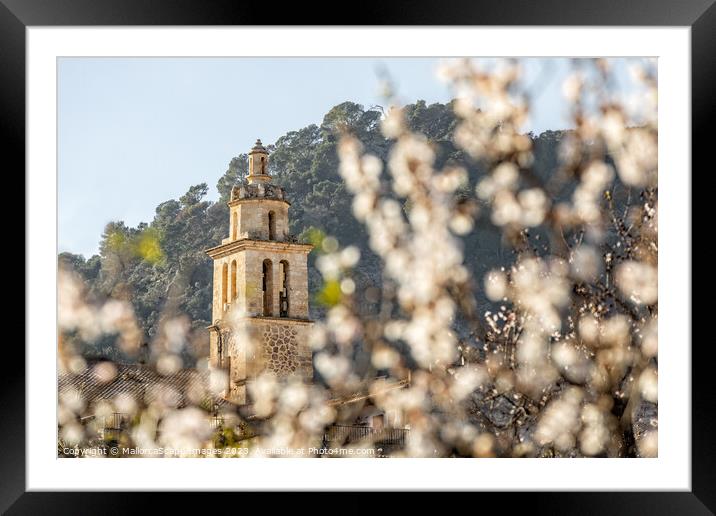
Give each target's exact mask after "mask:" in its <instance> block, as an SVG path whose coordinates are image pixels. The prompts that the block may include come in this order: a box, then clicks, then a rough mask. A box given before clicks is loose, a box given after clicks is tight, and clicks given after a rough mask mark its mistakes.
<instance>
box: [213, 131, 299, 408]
mask: <svg viewBox="0 0 716 516" xmlns="http://www.w3.org/2000/svg"><path fill="white" fill-rule="evenodd" d="M268 159H269V156H268V152H267V151H266V149H265V148H264V146H263V145H262V144H261V140H257V141H256V144H255V145H254V147H253V148H252V149H251V151H250V152H249V175H248V176H247V177H246V179H245V180H244V181H242V182H241V183H240V184H238V185H236V186H234V187H233V188H232V191H231V200H230V201H229V202H228V206H229V217H230V219H229V236H228V238H224V239H223V240H222V242H221V245H219V246H216V247H212V248H211V249H207V250H206V253H207V254H208V255H209V256H210V257H211V258H212V259H213V261H214V289H213V295H214V300H213V308H212V314H213V315H212V321H213V324H212V325H211V326H210V327H209V330H210V354H209V363H210V366H211V367H213V368H222V369H226V370H227V371H228V373H229V392H227V398H228V399H229V400H231V401H233V402H234V403H238V404H244V403H249V400H248V399H247V390H246V385H247V383H250V382H251V380H252V379H253V378H256V377H257V376H258V375H259V374H261V373H262V372H264V371H270V372H272V373H274V374H276V375H277V376H278V377H280V378H286V377H292V376H295V377H298V378H301V379H303V380H305V381H310V380H311V379H312V377H313V366H312V361H311V350H310V348H309V346H308V333H309V331H310V327H311V324H312V322H311V321H310V320H309V311H308V263H307V261H308V253H310V252H311V249H312V248H313V246H311V245H310V244H301V243H298V242H297V241H296V239H295V238H294V237H292V236H291V235H289V231H288V209H289V206H290V203H289V202H288V200H287V199H286V195H285V192H284V190H283V188H281V187H280V186H278V185H275V184H273V183H272V182H271V176H270V175H269V174H268Z"/></svg>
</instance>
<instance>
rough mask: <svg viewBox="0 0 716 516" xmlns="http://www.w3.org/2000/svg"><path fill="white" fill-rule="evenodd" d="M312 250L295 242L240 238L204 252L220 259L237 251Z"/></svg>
mask: <svg viewBox="0 0 716 516" xmlns="http://www.w3.org/2000/svg"><path fill="white" fill-rule="evenodd" d="M312 249H313V245H312V244H300V243H297V242H281V241H278V240H255V239H252V238H241V239H239V240H234V241H233V242H227V243H226V244H221V245H217V246H216V247H211V248H209V249H206V250H205V251H204V252H205V253H206V254H208V255H209V256H210V257H212V258H222V257H224V256H229V255H231V254H233V253H235V252H237V251H246V250H252V251H254V250H255V251H272V252H282V251H283V252H286V251H287V252H293V253H296V252H298V253H305V254H308V253H310V252H311V250H312Z"/></svg>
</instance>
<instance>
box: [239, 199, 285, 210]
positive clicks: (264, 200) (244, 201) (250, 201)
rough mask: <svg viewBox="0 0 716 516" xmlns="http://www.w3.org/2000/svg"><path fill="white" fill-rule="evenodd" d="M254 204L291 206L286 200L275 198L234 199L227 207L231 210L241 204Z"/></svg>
mask: <svg viewBox="0 0 716 516" xmlns="http://www.w3.org/2000/svg"><path fill="white" fill-rule="evenodd" d="M252 202H253V203H255V202H282V203H284V204H286V205H288V206H291V203H290V202H288V201H287V200H286V199H277V198H274V197H243V198H240V199H233V200H231V201H227V203H226V205H227V206H228V207H229V208H231V207H232V206H238V205H239V204H247V203H252Z"/></svg>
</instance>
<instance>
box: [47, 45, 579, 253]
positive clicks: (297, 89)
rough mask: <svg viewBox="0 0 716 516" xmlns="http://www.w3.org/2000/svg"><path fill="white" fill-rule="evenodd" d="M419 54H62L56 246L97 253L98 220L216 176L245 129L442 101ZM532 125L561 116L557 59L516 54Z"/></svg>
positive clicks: (277, 130)
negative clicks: (390, 92)
mask: <svg viewBox="0 0 716 516" xmlns="http://www.w3.org/2000/svg"><path fill="white" fill-rule="evenodd" d="M439 63H440V60H439V59H427V58H62V59H60V60H59V65H58V68H59V70H58V84H59V91H58V130H59V137H58V142H59V152H58V156H59V170H58V189H59V213H58V216H59V250H60V251H71V252H74V253H80V254H84V255H85V257H89V256H91V255H92V254H94V253H96V252H97V249H98V244H99V238H100V235H101V233H102V231H103V229H104V226H105V224H106V223H107V222H109V221H112V220H123V221H124V222H125V223H126V224H128V225H130V226H135V225H136V224H137V223H139V222H142V221H145V222H149V221H151V219H152V217H153V216H154V208H155V207H156V206H157V205H158V204H159V203H161V202H163V201H166V200H169V199H172V198H178V197H179V196H180V195H182V194H183V193H184V192H186V190H187V189H188V188H189V186H191V185H194V184H198V183H202V182H206V183H207V184H208V185H209V187H210V195H209V198H210V199H212V200H215V199H216V198H217V197H218V194H217V192H216V187H215V185H216V181H217V180H218V179H219V177H220V176H221V175H222V174H223V173H224V171H225V170H226V168H227V165H228V163H229V161H230V160H231V158H232V157H233V156H236V155H238V154H240V153H242V152H246V151H247V150H248V149H249V148H250V147H251V146H252V145H253V143H254V141H255V140H256V138H261V139H262V140H263V142H264V143H265V144H269V143H273V142H274V141H275V140H276V139H277V138H278V137H279V136H281V135H283V134H285V133H286V132H288V131H291V130H294V129H299V128H301V127H304V126H306V125H308V124H311V123H316V124H318V123H320V122H321V119H322V118H323V115H324V114H325V113H326V112H327V111H328V110H329V109H330V108H331V107H333V106H334V105H336V104H339V103H340V102H343V101H346V100H350V101H354V102H358V103H360V104H363V105H365V106H370V105H374V104H381V105H382V104H384V101H383V100H382V98H381V96H380V89H379V74H378V71H379V70H380V69H385V70H387V72H388V73H389V74H390V76H391V78H392V80H393V82H394V84H395V86H396V89H397V92H398V94H399V97H400V99H401V100H402V101H403V102H414V101H415V100H417V99H423V100H425V101H426V102H428V103H433V102H446V101H448V100H449V99H450V94H449V91H448V89H447V88H446V86H445V85H444V84H442V83H441V82H440V81H438V80H437V79H436V78H435V70H436V68H437V66H438V65H439ZM525 69H526V75H527V83H528V84H532V85H533V86H532V96H533V108H534V109H533V112H532V117H531V120H530V125H529V127H528V128H527V129H528V130H532V131H534V132H536V133H539V132H542V131H544V130H545V129H562V128H565V127H566V126H567V122H566V118H565V114H566V113H565V109H564V102H563V100H562V94H561V82H562V80H563V79H564V78H565V77H566V74H567V73H568V70H569V66H568V62H567V60H566V59H529V60H526V66H525Z"/></svg>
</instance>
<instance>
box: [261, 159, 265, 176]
mask: <svg viewBox="0 0 716 516" xmlns="http://www.w3.org/2000/svg"><path fill="white" fill-rule="evenodd" d="M261 173H262V174H265V173H266V158H264V157H263V156H261Z"/></svg>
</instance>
